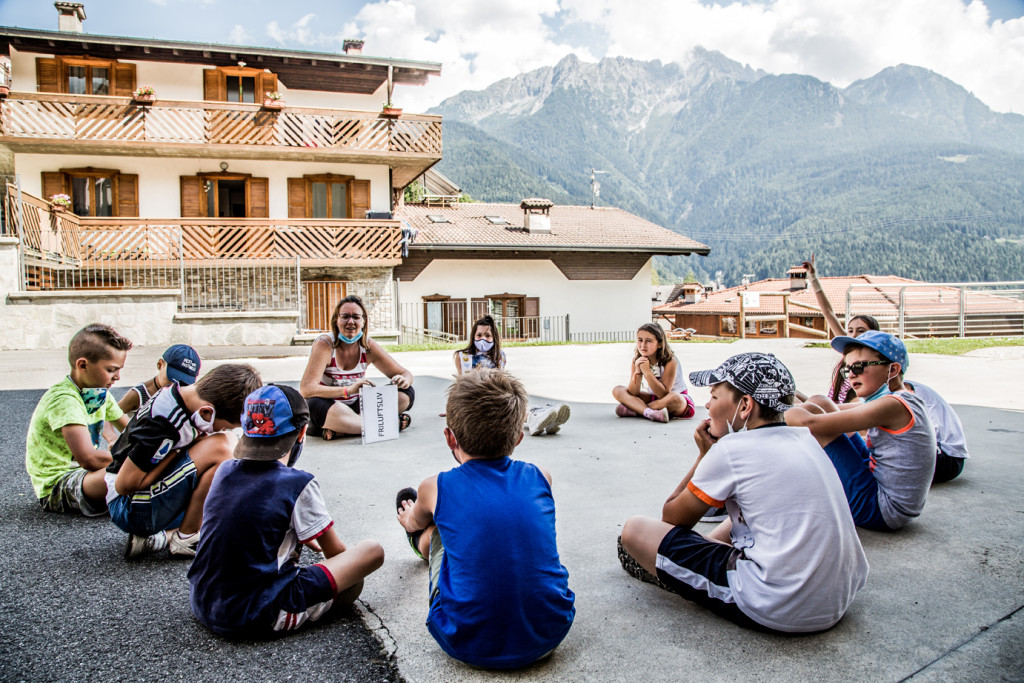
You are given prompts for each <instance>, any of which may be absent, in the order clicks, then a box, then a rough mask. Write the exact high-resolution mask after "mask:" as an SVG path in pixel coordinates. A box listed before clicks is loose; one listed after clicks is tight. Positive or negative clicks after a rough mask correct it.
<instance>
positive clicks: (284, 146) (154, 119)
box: [0, 2, 441, 348]
mask: <svg viewBox="0 0 1024 683" xmlns="http://www.w3.org/2000/svg"><path fill="white" fill-rule="evenodd" d="M55 5H56V7H57V9H58V13H59V15H60V24H59V26H60V29H61V30H57V31H46V30H34V29H24V28H14V27H0V98H2V99H0V175H3V176H4V178H5V180H4V184H5V186H6V190H5V192H4V199H5V202H4V208H5V213H4V220H3V225H2V227H3V230H2V233H3V234H2V235H0V243H2V244H0V248H2V249H3V250H4V251H5V252H11V251H13V252H15V254H14V255H12V254H10V253H6V254H4V255H0V262H2V263H0V268H2V270H3V275H2V280H3V285H4V288H5V291H7V292H8V296H7V297H6V299H5V302H6V303H5V308H4V317H5V319H6V320H7V321H8V322H9V323H13V324H8V325H5V327H18V328H19V331H17V332H5V333H3V334H4V338H3V339H2V340H0V347H2V348H25V347H32V346H39V345H45V346H60V345H61V344H63V343H65V342H66V337H67V336H69V335H70V333H72V332H73V331H74V329H73V328H75V326H76V325H78V323H79V322H81V323H82V324H84V323H85V322H89V321H92V320H95V319H99V318H103V319H104V321H105V322H111V323H112V324H116V323H118V322H121V321H119V320H117V319H114V318H112V317H111V316H110V315H107V314H105V313H102V311H103V310H107V308H109V307H107V308H103V307H102V306H101V304H102V300H103V298H104V297H108V299H109V298H110V297H115V298H116V300H118V301H127V299H126V298H125V297H128V296H129V295H130V296H131V297H132V298H133V299H132V300H133V303H134V304H135V306H136V307H141V308H133V309H132V310H133V311H143V310H145V308H146V306H151V305H152V306H156V309H154V312H153V315H152V316H150V315H149V314H141V313H139V314H138V315H133V316H128V317H130V318H132V320H133V322H129V323H125V322H121V327H124V328H125V333H126V334H128V335H129V336H131V337H132V338H134V339H135V340H136V341H137V342H140V343H165V342H167V341H168V340H169V339H170V340H174V341H189V342H194V343H200V344H203V343H246V342H247V341H251V340H249V339H248V337H245V336H244V334H243V335H241V336H239V334H238V330H237V329H236V330H235V331H234V332H231V331H229V330H228V331H226V330H221V332H218V333H216V334H214V333H211V334H210V335H208V336H207V337H204V336H203V335H201V334H200V335H199V336H196V335H197V334H198V333H197V332H196V331H195V330H196V329H197V328H196V325H187V326H185V325H182V326H179V327H180V328H181V329H178V330H177V331H176V328H175V325H174V324H173V323H172V322H168V323H162V322H160V323H158V322H156V318H158V317H160V316H165V317H167V318H168V320H169V321H173V322H177V323H194V322H196V321H198V322H200V323H201V324H204V325H207V326H214V325H221V326H223V325H234V326H235V327H236V328H240V326H242V325H253V324H256V328H255V329H264V328H265V329H266V330H269V329H270V328H266V326H267V325H269V326H271V328H273V329H274V330H278V331H279V330H281V329H285V328H288V327H289V326H290V328H291V334H294V332H295V330H296V329H297V328H298V329H319V328H322V327H323V326H324V324H325V322H326V321H325V316H326V312H327V309H328V307H329V306H330V304H331V303H333V301H335V300H336V299H337V297H338V295H339V294H341V293H342V292H346V291H353V290H356V291H358V292H359V293H361V294H363V295H364V296H366V297H367V298H369V299H371V300H375V301H379V302H380V303H381V304H389V305H380V306H375V309H376V310H377V311H379V314H380V315H381V316H384V315H391V311H393V308H394V307H393V306H392V305H390V303H391V302H390V301H389V300H388V301H385V299H387V298H388V297H390V296H391V295H392V292H393V287H392V285H391V278H392V269H393V268H394V266H396V265H398V264H399V263H401V244H402V229H401V224H400V222H399V221H398V220H394V219H393V218H392V211H393V209H394V206H395V203H396V200H397V199H398V198H399V197H400V196H401V192H402V190H403V188H405V187H406V186H407V185H408V184H409V183H411V182H412V181H413V180H414V179H415V178H417V177H418V176H420V175H421V174H423V172H424V171H425V170H427V169H428V168H430V167H431V166H433V165H434V164H435V163H437V162H438V161H439V160H440V159H441V118H440V117H439V116H428V115H417V114H411V113H408V112H404V113H403V112H401V111H398V112H395V111H391V110H383V109H382V104H384V103H386V102H387V103H390V102H391V96H392V92H393V88H394V86H395V85H396V84H397V85H416V84H424V83H426V82H427V80H428V79H429V77H430V76H436V75H439V74H440V72H441V67H440V65H439V64H437V63H432V62H415V61H408V60H399V59H390V58H387V59H385V58H376V57H370V56H366V55H363V54H362V52H361V48H362V43H361V42H360V41H346V44H345V51H344V52H339V53H331V52H306V51H296V50H280V49H272V48H256V47H246V46H235V45H222V44H200V43H191V42H180V41H170V40H155V39H141V38H131V37H120V36H101V35H90V34H88V33H85V32H84V31H83V24H82V22H83V20H84V19H85V9H84V7H83V6H82V5H81V4H78V3H66V2H58V3H55ZM395 104H396V105H398V104H400V103H395ZM59 195H67V196H68V197H69V198H70V206H69V207H68V209H67V210H66V211H63V212H62V211H61V210H60V209H61V207H60V206H56V205H53V204H51V202H50V200H51V198H52V197H54V196H59ZM12 270H14V271H15V272H12ZM83 291H87V292H88V296H85V295H82V294H81V293H82V292H83ZM76 296H77V297H78V298H77V299H76V298H75V297H76ZM83 297H84V298H83ZM28 304H31V305H28ZM94 304H95V305H96V306H100V307H99V308H95V307H93V305H94ZM46 308H49V309H50V310H49V312H47V311H45V310H44V309H46ZM40 316H41V319H40ZM90 316H92V317H90ZM232 316H234V318H232ZM254 316H255V318H254ZM259 316H263V317H262V319H260V318H259ZM58 319H62V320H65V324H64V325H63V327H64V328H67V329H66V330H65V332H66V334H58V335H57V336H56V338H54V337H53V333H52V325H50V324H49V323H54V321H56V320H58ZM232 319H235V320H236V322H234V323H231V322H230V321H231V320H232ZM34 321H35V322H34ZM225 321H227V322H225ZM35 323H39V324H35ZM375 325H376V327H377V328H378V329H380V328H381V327H388V326H389V325H390V326H392V327H393V326H394V325H395V322H394V321H393V320H391V319H384V318H381V319H379V320H377V321H375ZM260 326H264V328H261V327H260ZM185 327H188V328H189V329H190V330H191V331H190V332H188V333H186V332H183V331H182V330H184V329H185ZM37 329H38V330H43V329H45V330H47V333H48V334H49V335H50V336H49V337H47V338H45V339H44V338H42V336H41V335H42V334H43V333H42V332H39V333H37V332H35V331H34V330H37ZM62 329H63V328H62ZM218 335H219V336H218ZM274 335H275V342H280V341H281V340H280V338H278V337H279V335H278V334H277V332H274ZM62 337H65V338H62ZM288 338H290V334H289V336H288ZM264 341H266V340H264Z"/></svg>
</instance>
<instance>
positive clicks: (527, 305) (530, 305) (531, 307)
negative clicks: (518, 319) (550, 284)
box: [523, 296, 540, 317]
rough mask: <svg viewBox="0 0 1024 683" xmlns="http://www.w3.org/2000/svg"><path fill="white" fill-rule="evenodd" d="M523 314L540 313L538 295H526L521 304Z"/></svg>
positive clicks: (535, 314)
mask: <svg viewBox="0 0 1024 683" xmlns="http://www.w3.org/2000/svg"><path fill="white" fill-rule="evenodd" d="M523 309H524V310H523V315H529V316H535V317H536V316H538V315H540V297H539V296H528V297H526V299H525V301H524V304H523Z"/></svg>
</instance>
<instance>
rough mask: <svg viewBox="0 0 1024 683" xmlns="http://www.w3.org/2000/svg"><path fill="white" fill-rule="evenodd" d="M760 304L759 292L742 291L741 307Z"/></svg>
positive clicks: (751, 306)
mask: <svg viewBox="0 0 1024 683" xmlns="http://www.w3.org/2000/svg"><path fill="white" fill-rule="evenodd" d="M760 306H761V292H743V307H744V308H758V307H760Z"/></svg>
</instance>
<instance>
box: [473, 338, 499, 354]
mask: <svg viewBox="0 0 1024 683" xmlns="http://www.w3.org/2000/svg"><path fill="white" fill-rule="evenodd" d="M473 346H475V347H476V350H477V351H479V352H480V353H487V352H488V351H490V350H491V349H493V348H494V342H492V341H487V340H486V339H477V340H476V341H474V342H473Z"/></svg>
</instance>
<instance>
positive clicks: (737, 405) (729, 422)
mask: <svg viewBox="0 0 1024 683" xmlns="http://www.w3.org/2000/svg"><path fill="white" fill-rule="evenodd" d="M739 414H740V404H739V403H737V404H736V410H735V411H733V414H732V419H731V420H729V421H728V422H726V423H725V426H726V428H727V429H728V430H729V434H735V433H736V432H745V431H747V423H748V422H750V415H747V419H746V420H744V421H743V426H742V427H740V428H739V429H736V428H735V427H733V426H732V423H733V422H735V421H736V416H737V415H739Z"/></svg>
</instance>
